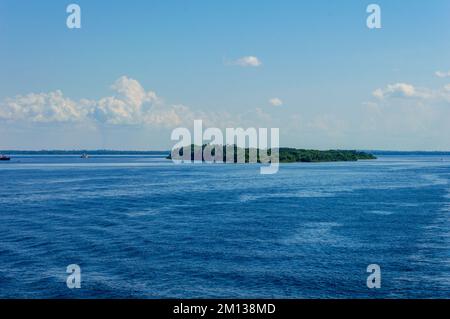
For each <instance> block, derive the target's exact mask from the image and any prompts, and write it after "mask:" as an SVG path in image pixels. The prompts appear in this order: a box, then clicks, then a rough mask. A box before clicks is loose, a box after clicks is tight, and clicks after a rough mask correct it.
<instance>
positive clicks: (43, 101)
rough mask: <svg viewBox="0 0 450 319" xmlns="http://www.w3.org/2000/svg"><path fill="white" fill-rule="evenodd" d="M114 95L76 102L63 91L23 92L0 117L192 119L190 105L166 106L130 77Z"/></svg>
mask: <svg viewBox="0 0 450 319" xmlns="http://www.w3.org/2000/svg"><path fill="white" fill-rule="evenodd" d="M111 89H112V90H113V91H114V94H113V95H112V96H107V97H103V98H100V99H99V100H87V99H81V100H79V101H75V100H73V99H70V98H68V97H65V96H64V94H63V93H62V92H61V91H59V90H58V91H54V92H50V93H39V94H34V93H31V94H28V95H19V96H16V97H15V98H8V99H6V100H4V101H3V102H1V103H0V119H3V120H7V121H27V122H37V123H50V122H94V123H102V124H110V125H146V124H149V125H160V126H173V125H179V124H180V123H181V122H182V119H184V118H190V117H191V115H190V113H191V111H190V110H189V108H188V107H186V106H181V105H164V103H162V101H161V100H160V99H159V98H158V97H157V95H156V93H155V92H153V91H146V90H145V89H144V88H143V87H142V85H141V84H140V83H139V82H138V81H136V80H134V79H131V78H128V77H126V76H122V77H120V78H119V79H118V80H117V81H115V82H114V84H113V85H112V86H111Z"/></svg>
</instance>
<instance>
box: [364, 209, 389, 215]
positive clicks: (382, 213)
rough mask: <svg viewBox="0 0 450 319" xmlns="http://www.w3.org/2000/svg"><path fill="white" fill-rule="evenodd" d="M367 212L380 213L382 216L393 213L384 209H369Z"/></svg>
mask: <svg viewBox="0 0 450 319" xmlns="http://www.w3.org/2000/svg"><path fill="white" fill-rule="evenodd" d="M367 213H369V214H375V215H382V216H389V215H392V214H394V212H390V211H386V210H370V211H368V212H367Z"/></svg>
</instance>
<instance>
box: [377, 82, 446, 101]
mask: <svg viewBox="0 0 450 319" xmlns="http://www.w3.org/2000/svg"><path fill="white" fill-rule="evenodd" d="M372 94H373V96H375V97H376V98H378V99H380V100H383V99H387V98H420V99H432V98H436V97H437V96H438V95H439V92H438V91H433V90H430V89H427V88H417V87H415V86H414V85H411V84H407V83H395V84H389V85H387V86H386V87H385V88H383V89H381V88H379V89H376V90H375V91H373V93H372Z"/></svg>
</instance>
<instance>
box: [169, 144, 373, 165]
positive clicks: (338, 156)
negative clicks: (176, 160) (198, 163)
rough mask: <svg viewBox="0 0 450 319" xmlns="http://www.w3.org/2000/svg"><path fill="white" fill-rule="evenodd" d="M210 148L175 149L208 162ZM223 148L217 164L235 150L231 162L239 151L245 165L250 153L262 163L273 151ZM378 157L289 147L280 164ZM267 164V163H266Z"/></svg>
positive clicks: (191, 146)
mask: <svg viewBox="0 0 450 319" xmlns="http://www.w3.org/2000/svg"><path fill="white" fill-rule="evenodd" d="M207 146H208V144H205V145H202V146H198V145H193V144H192V145H190V146H185V147H181V148H179V149H175V153H177V152H178V154H179V155H180V157H182V156H183V154H185V152H190V153H191V156H190V159H191V161H193V160H194V159H196V160H199V159H200V158H201V159H202V161H206V160H205V158H204V157H203V151H204V150H205V148H206V147H207ZM209 147H210V148H211V154H212V155H213V156H214V155H215V152H214V149H213V146H211V145H209ZM219 147H221V148H222V154H223V156H222V158H219V159H215V161H217V162H225V159H226V154H227V151H228V152H232V151H233V149H234V160H233V161H230V162H232V163H233V162H234V163H237V162H238V159H237V153H238V149H239V150H240V151H244V152H245V163H248V162H249V158H250V152H251V151H253V152H256V154H257V161H258V163H260V162H261V157H260V156H264V155H263V154H267V155H268V156H269V157H270V155H271V150H268V151H267V152H266V151H263V152H262V151H261V150H259V149H250V148H245V149H242V148H238V147H237V146H236V145H227V146H219ZM267 155H266V156H267ZM167 159H172V155H171V154H169V155H168V156H167ZM374 159H376V157H375V156H374V155H373V154H370V153H367V152H362V151H356V150H327V151H319V150H308V149H296V148H289V147H281V148H279V162H280V163H298V162H302V163H317V162H349V161H352V162H355V161H358V160H374ZM266 162H267V161H266Z"/></svg>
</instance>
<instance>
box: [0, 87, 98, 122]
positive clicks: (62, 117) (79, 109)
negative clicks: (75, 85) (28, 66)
mask: <svg viewBox="0 0 450 319" xmlns="http://www.w3.org/2000/svg"><path fill="white" fill-rule="evenodd" d="M88 112H89V109H88V105H87V103H86V101H85V100H82V101H80V102H79V103H76V102H75V101H73V100H71V99H68V98H66V97H64V95H63V93H62V92H61V91H54V92H50V93H38V94H35V93H31V94H27V95H24V96H22V95H19V96H16V97H15V98H8V99H6V100H5V102H4V103H2V104H0V119H5V120H26V121H30V122H38V123H39V122H40V123H46V122H76V121H80V120H82V119H83V118H84V117H85V116H86V115H87V113H88Z"/></svg>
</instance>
